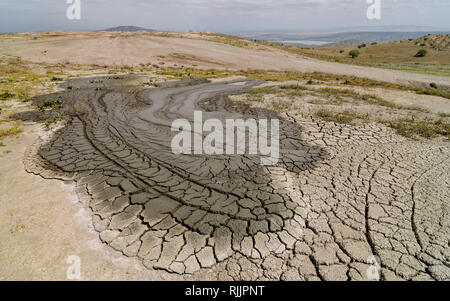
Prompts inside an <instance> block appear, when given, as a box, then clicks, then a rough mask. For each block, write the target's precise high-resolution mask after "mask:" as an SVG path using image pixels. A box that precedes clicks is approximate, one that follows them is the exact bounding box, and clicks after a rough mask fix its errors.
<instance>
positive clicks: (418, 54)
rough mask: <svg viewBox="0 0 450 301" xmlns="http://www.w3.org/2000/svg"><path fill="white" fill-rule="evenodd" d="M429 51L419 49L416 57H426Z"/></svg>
mask: <svg viewBox="0 0 450 301" xmlns="http://www.w3.org/2000/svg"><path fill="white" fill-rule="evenodd" d="M427 53H428V51H426V50H425V49H420V50H419V51H417V53H416V55H415V57H424V56H426V55H427Z"/></svg>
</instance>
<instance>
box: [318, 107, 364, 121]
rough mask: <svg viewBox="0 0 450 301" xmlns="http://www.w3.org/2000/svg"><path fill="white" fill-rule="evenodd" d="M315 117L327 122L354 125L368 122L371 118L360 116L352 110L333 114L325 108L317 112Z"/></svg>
mask: <svg viewBox="0 0 450 301" xmlns="http://www.w3.org/2000/svg"><path fill="white" fill-rule="evenodd" d="M314 116H315V117H317V118H320V119H322V120H323V121H326V122H335V123H341V124H352V123H354V122H355V121H356V120H360V121H367V120H368V118H369V117H368V115H367V114H360V113H358V112H355V111H351V110H345V111H343V112H333V111H331V110H328V109H324V108H322V109H319V110H317V111H316V112H315V113H314Z"/></svg>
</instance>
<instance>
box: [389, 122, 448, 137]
mask: <svg viewBox="0 0 450 301" xmlns="http://www.w3.org/2000/svg"><path fill="white" fill-rule="evenodd" d="M387 125H388V126H390V127H391V128H393V129H395V130H396V132H397V134H399V135H402V136H405V137H408V138H412V139H416V138H417V137H423V138H434V137H436V136H439V135H441V136H444V137H447V138H450V124H449V123H447V122H445V121H443V120H442V119H440V120H437V121H433V120H425V119H417V118H405V119H400V120H393V121H388V122H387Z"/></svg>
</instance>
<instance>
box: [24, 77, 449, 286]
mask: <svg viewBox="0 0 450 301" xmlns="http://www.w3.org/2000/svg"><path fill="white" fill-rule="evenodd" d="M144 80H145V79H144V78H142V77H140V76H128V77H114V78H113V77H110V78H98V79H78V80H72V81H70V82H68V83H67V84H66V85H68V86H71V87H72V90H68V91H65V92H60V93H56V94H53V95H51V97H52V98H59V99H62V100H63V102H64V108H63V110H64V111H65V112H66V113H67V114H70V115H71V116H72V120H71V122H70V123H69V124H68V125H67V126H66V127H65V128H64V129H62V130H60V131H58V132H57V133H56V134H55V135H54V137H53V139H52V140H51V141H48V142H47V143H44V144H43V145H40V144H39V145H40V148H36V147H35V149H32V150H30V153H29V155H28V156H27V157H26V158H25V163H26V167H27V169H28V170H29V171H30V172H34V173H36V174H41V175H43V176H46V177H51V176H52V175H53V177H56V178H65V179H73V180H74V181H75V182H76V187H77V188H76V189H77V193H78V195H79V197H80V199H81V200H82V201H83V202H84V203H85V204H86V206H89V207H90V208H91V210H92V212H93V222H94V226H95V229H96V230H97V231H98V232H99V233H100V239H101V240H102V241H103V242H104V243H106V244H108V245H110V246H111V247H112V248H114V249H115V250H117V251H120V252H122V253H123V254H124V255H125V256H130V257H131V256H133V257H138V258H140V259H141V260H142V262H143V264H144V265H145V266H146V267H147V268H149V269H161V270H165V271H168V272H171V273H178V274H194V276H195V277H196V278H197V279H219V280H268V279H270V280H279V279H281V280H364V279H367V271H368V269H369V267H370V265H369V264H368V263H367V260H368V258H369V257H370V256H373V255H375V256H378V257H379V258H380V260H381V279H383V280H391V279H405V280H448V278H449V277H450V265H449V256H450V253H449V233H450V232H449V230H450V229H449V216H448V202H449V189H448V187H449V178H448V172H447V170H448V167H449V147H448V143H447V142H433V143H425V142H412V141H408V140H404V139H402V138H399V137H397V136H395V135H394V134H392V132H391V131H390V130H388V129H386V128H384V127H382V126H377V125H373V124H371V125H364V126H358V127H355V126H341V125H336V124H330V123H326V124H325V123H321V122H318V121H316V120H313V119H303V118H301V117H299V116H297V115H295V114H294V113H289V114H286V115H284V116H277V115H276V114H275V113H274V112H270V111H264V110H260V109H258V110H257V109H252V108H248V107H243V106H236V105H233V103H231V102H230V101H229V99H228V97H227V95H230V94H233V93H240V92H242V91H243V90H245V89H248V88H250V87H252V86H255V85H258V84H259V82H256V81H244V82H238V81H234V82H218V83H209V82H205V81H194V80H184V81H180V82H172V83H166V84H164V85H162V86H161V87H159V88H155V89H144V88H143V87H142V83H143V82H144ZM48 97H49V96H48V95H47V96H42V97H38V98H36V99H35V102H40V101H43V100H45V99H48ZM194 110H202V111H203V112H204V114H205V116H208V118H209V117H211V118H218V119H226V118H243V119H246V118H268V119H270V118H280V120H281V121H280V122H281V123H280V134H281V137H280V148H281V149H280V153H281V154H280V156H281V158H280V162H279V164H278V165H276V166H271V167H264V166H261V165H260V164H259V163H260V158H259V157H257V156H250V155H243V156H225V155H224V156H204V155H174V154H173V153H172V152H171V150H170V142H171V138H172V136H173V134H172V133H171V131H170V126H171V123H172V121H173V120H175V119H177V118H185V119H188V120H192V118H193V111H194ZM33 150H34V152H33Z"/></svg>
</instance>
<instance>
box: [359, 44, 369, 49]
mask: <svg viewBox="0 0 450 301" xmlns="http://www.w3.org/2000/svg"><path fill="white" fill-rule="evenodd" d="M366 46H367V45H366V44H361V45H358V48H360V49H361V48H365V47H366Z"/></svg>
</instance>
